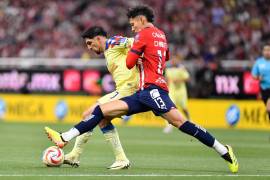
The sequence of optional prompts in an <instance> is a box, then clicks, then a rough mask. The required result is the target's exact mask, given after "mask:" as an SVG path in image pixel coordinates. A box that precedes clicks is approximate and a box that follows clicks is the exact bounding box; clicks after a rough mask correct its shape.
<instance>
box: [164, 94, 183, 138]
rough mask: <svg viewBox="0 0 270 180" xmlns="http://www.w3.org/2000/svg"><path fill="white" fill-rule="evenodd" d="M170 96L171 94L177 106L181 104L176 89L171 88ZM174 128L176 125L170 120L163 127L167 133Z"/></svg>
mask: <svg viewBox="0 0 270 180" xmlns="http://www.w3.org/2000/svg"><path fill="white" fill-rule="evenodd" d="M169 96H170V98H171V100H172V101H173V102H174V103H175V104H176V106H180V104H179V102H180V101H179V99H178V98H179V97H177V95H176V92H175V89H170V93H169ZM173 128H174V126H173V125H171V124H170V123H169V122H168V121H166V126H165V128H164V129H163V132H164V133H166V134H168V133H171V132H172V131H173Z"/></svg>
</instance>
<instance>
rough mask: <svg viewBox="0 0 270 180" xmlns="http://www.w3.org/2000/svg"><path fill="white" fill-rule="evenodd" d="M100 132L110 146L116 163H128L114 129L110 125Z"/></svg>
mask: <svg viewBox="0 0 270 180" xmlns="http://www.w3.org/2000/svg"><path fill="white" fill-rule="evenodd" d="M101 131H102V133H103V135H104V137H105V139H106V141H107V142H108V143H109V144H110V145H111V147H112V149H113V152H114V155H115V160H116V161H128V159H127V157H126V154H125V152H124V150H123V148H122V145H121V142H120V139H119V135H118V132H117V130H116V128H115V127H114V126H113V125H112V124H111V123H110V124H109V125H107V126H105V127H103V128H101Z"/></svg>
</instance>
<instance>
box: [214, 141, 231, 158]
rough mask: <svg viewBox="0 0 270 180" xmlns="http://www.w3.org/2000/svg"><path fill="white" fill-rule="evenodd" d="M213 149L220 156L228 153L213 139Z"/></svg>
mask: <svg viewBox="0 0 270 180" xmlns="http://www.w3.org/2000/svg"><path fill="white" fill-rule="evenodd" d="M213 148H214V149H215V150H216V151H217V153H219V154H220V155H221V156H223V155H224V154H226V153H227V152H228V149H227V148H226V147H225V146H224V145H223V144H221V143H220V142H218V140H216V139H215V142H214V145H213Z"/></svg>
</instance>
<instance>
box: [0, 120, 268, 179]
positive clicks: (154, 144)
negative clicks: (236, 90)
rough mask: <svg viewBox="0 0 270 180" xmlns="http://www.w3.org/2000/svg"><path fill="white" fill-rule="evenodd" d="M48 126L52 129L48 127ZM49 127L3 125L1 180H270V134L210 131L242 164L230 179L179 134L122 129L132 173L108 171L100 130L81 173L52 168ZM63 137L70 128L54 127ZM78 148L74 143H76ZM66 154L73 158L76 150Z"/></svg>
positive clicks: (222, 165) (221, 165) (215, 159)
mask: <svg viewBox="0 0 270 180" xmlns="http://www.w3.org/2000/svg"><path fill="white" fill-rule="evenodd" d="M46 125H47V124H46ZM44 126H45V124H29V123H4V122H0V142H1V145H0V179H1V180H2V179H3V180H5V179H28V180H29V179H63V180H64V179H65V180H67V179H129V180H130V179H200V180H201V179H245V180H246V179H270V142H269V136H270V133H269V132H267V131H248V130H234V129H231V130H218V129H210V130H209V131H210V132H211V133H212V134H213V135H214V136H216V137H217V138H218V139H219V140H220V141H221V142H224V143H228V144H230V145H232V147H233V148H234V151H235V153H236V155H237V157H238V160H239V163H240V170H239V173H238V174H237V175H236V176H231V173H230V172H229V170H228V167H227V164H226V162H225V161H224V160H223V159H221V158H220V157H219V156H218V155H217V153H216V152H215V151H214V150H212V149H209V148H207V147H205V146H203V145H202V144H200V143H199V142H198V141H197V140H195V139H192V138H191V137H189V136H187V135H184V134H182V133H180V132H179V131H178V130H176V129H175V130H174V131H173V133H171V134H163V133H162V129H160V128H146V127H128V126H122V127H118V132H119V134H120V138H121V141H122V144H123V146H124V148H125V151H126V154H127V156H128V158H129V159H130V161H131V162H132V167H131V168H130V169H128V170H119V171H109V170H107V169H106V167H107V166H109V165H110V164H111V163H112V162H113V161H114V158H113V154H112V151H111V150H110V146H109V145H108V144H107V143H106V142H105V141H104V138H103V136H102V134H101V132H100V131H99V130H98V129H96V130H95V131H94V132H95V133H94V135H93V136H92V137H91V139H90V141H89V143H88V144H87V146H86V150H85V152H84V154H83V156H82V158H81V166H80V167H79V168H71V167H69V166H65V165H64V166H62V167H60V168H47V167H45V166H44V165H43V164H42V162H41V155H42V152H43V150H44V149H45V148H47V147H48V146H51V145H53V144H52V143H51V142H50V141H49V140H48V139H47V137H46V135H45V133H44V130H43V127H44ZM49 126H50V127H52V128H55V129H57V130H59V131H64V130H67V129H69V128H70V127H71V125H63V124H50V125H49ZM73 142H74V141H73ZM73 142H72V143H70V144H69V145H68V146H67V147H66V148H65V149H64V151H65V152H68V151H69V150H70V149H71V148H72V145H73Z"/></svg>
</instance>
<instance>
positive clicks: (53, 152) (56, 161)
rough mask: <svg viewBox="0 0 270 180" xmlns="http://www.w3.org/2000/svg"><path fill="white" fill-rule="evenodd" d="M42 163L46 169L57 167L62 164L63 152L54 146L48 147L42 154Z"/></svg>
mask: <svg viewBox="0 0 270 180" xmlns="http://www.w3.org/2000/svg"><path fill="white" fill-rule="evenodd" d="M42 161H43V163H44V164H45V165H46V166H48V167H59V166H61V165H62V164H63V162H64V152H63V150H62V149H60V148H59V147H56V146H51V147H48V148H47V149H45V151H44V152H43V155H42Z"/></svg>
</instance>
